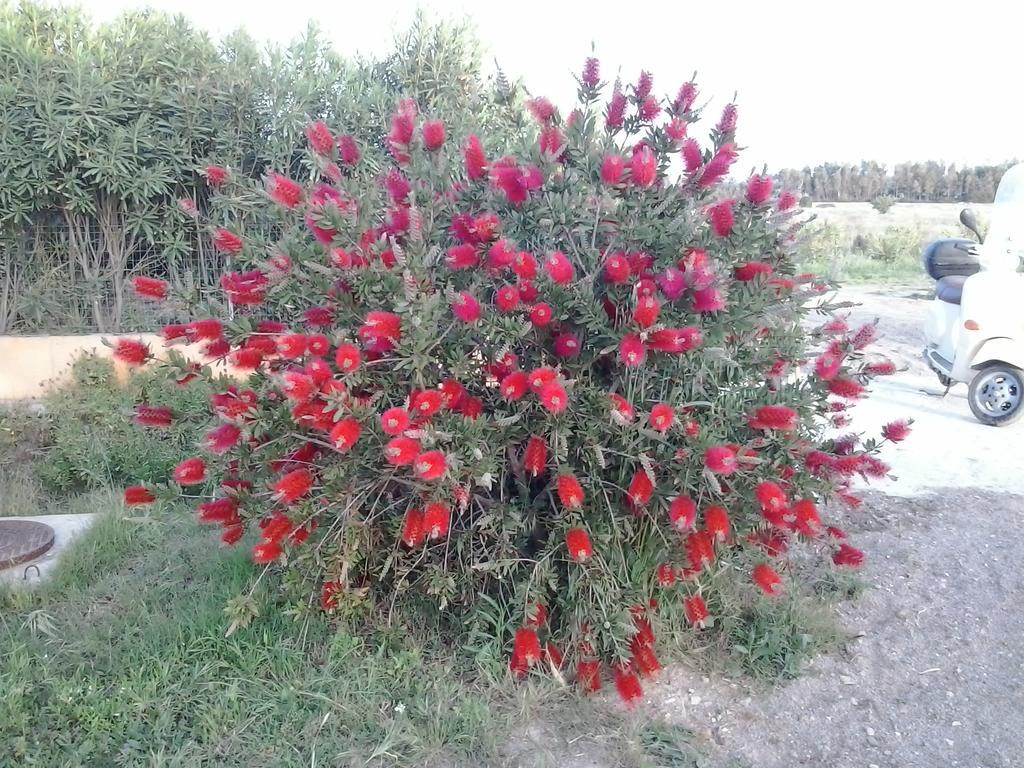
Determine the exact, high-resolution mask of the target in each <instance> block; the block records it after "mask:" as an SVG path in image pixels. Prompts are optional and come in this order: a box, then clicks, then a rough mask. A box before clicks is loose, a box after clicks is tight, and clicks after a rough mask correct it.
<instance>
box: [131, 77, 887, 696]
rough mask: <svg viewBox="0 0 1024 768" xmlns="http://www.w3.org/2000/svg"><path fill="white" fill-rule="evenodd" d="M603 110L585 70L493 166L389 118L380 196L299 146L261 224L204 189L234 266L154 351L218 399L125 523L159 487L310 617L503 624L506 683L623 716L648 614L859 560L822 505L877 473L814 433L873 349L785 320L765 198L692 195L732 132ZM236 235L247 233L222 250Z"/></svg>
mask: <svg viewBox="0 0 1024 768" xmlns="http://www.w3.org/2000/svg"><path fill="white" fill-rule="evenodd" d="M604 90H606V87H605V85H604V84H603V83H602V82H601V81H600V76H599V69H598V64H597V62H596V61H593V60H590V61H588V62H587V66H586V68H585V70H584V72H583V74H582V76H581V77H580V78H579V105H578V106H577V108H576V109H574V110H573V111H572V113H571V114H569V115H568V116H567V117H565V118H563V117H562V115H561V114H560V113H559V111H558V110H557V109H556V108H555V107H554V106H553V105H552V104H550V103H549V102H547V101H546V100H544V99H535V100H533V101H531V102H530V103H529V104H528V107H529V110H530V112H531V113H532V115H533V116H534V117H535V119H536V121H537V123H538V127H537V134H536V136H535V138H534V139H533V140H531V142H530V143H529V144H528V145H527V144H524V146H523V148H522V151H520V152H518V153H517V154H515V155H509V156H502V157H494V156H489V155H488V154H487V152H486V151H485V146H486V142H485V141H482V140H481V138H480V137H476V136H468V137H455V136H451V135H449V134H448V132H447V131H446V128H445V122H444V116H443V115H421V114H419V112H418V110H417V107H416V105H415V104H413V103H411V102H403V103H402V104H400V105H399V107H398V109H397V111H396V112H395V114H394V115H393V116H392V118H391V123H390V131H389V132H388V134H387V139H386V141H387V144H388V147H389V149H390V153H391V156H392V158H393V160H394V163H393V165H392V167H390V168H388V169H386V170H383V171H380V172H373V171H372V170H367V169H364V168H360V152H359V148H358V146H356V145H355V143H354V142H353V140H352V139H351V137H347V136H340V137H336V136H333V135H332V133H331V131H330V130H329V129H328V127H327V126H325V125H323V124H316V125H313V126H311V127H310V129H309V132H308V137H309V144H310V148H311V152H312V160H313V163H312V166H311V167H313V168H314V169H315V170H314V172H313V174H312V178H311V179H309V180H308V181H307V182H304V183H299V182H298V181H295V180H292V179H288V178H285V177H283V176H280V175H277V174H269V175H268V176H267V179H266V188H265V190H264V193H263V196H262V203H259V202H258V201H257V202H254V196H253V194H252V190H247V189H245V188H244V187H242V186H238V187H234V186H233V182H232V179H231V177H230V174H229V173H228V172H227V171H225V170H224V169H215V168H211V169H209V171H208V174H207V175H208V178H209V181H210V183H211V187H214V188H215V190H216V192H217V193H218V194H221V195H227V196H230V195H236V197H237V199H238V201H239V202H238V205H237V208H236V209H235V210H236V211H237V215H236V217H235V219H234V220H232V221H229V222H221V223H218V224H209V231H210V237H211V239H212V242H213V244H214V246H215V247H216V248H218V249H220V250H221V251H223V252H225V253H226V254H229V255H230V256H231V258H232V259H233V260H234V264H235V265H236V266H235V270H234V271H232V272H230V273H228V274H225V275H224V277H223V279H222V281H221V284H222V287H223V289H224V296H223V299H222V300H221V301H219V302H216V303H215V304H214V305H213V306H212V307H211V308H210V310H209V314H208V315H203V316H201V317H200V318H199V319H197V320H195V321H194V322H191V323H188V324H182V325H176V326H169V327H168V328H166V329H165V330H164V337H165V338H166V339H167V342H168V343H169V344H175V343H178V342H179V341H191V342H198V341H201V342H203V343H204V344H205V345H206V346H205V352H206V354H207V356H208V357H209V358H211V359H216V360H227V361H229V362H231V363H232V364H234V366H236V368H238V369H241V370H242V371H245V372H247V378H245V380H244V381H236V382H234V383H230V382H229V381H228V380H227V379H218V380H217V381H218V382H219V385H218V388H217V390H216V394H215V395H214V396H213V397H212V400H211V403H210V406H211V421H210V427H209V432H208V434H207V436H206V438H205V440H204V441H203V443H202V445H201V446H198V452H197V453H196V455H194V456H191V457H188V458H186V459H184V460H183V461H182V463H181V464H180V465H179V466H178V467H177V469H175V471H174V473H173V477H172V478H171V481H170V483H169V484H168V485H167V486H160V487H155V486H150V487H141V488H133V489H128V492H127V494H126V499H127V501H128V502H129V503H149V502H150V501H151V500H155V499H161V498H166V497H173V496H176V495H177V494H178V493H180V492H181V491H182V489H186V491H187V494H188V495H189V497H190V498H194V499H196V501H197V513H198V517H199V520H200V522H203V523H210V524H215V525H218V526H220V528H221V530H222V536H223V540H224V541H225V542H226V543H228V544H235V543H237V542H239V541H240V540H241V539H242V538H243V537H244V536H246V535H247V534H248V533H249V532H251V537H250V540H251V541H252V543H251V544H249V545H247V546H251V547H252V559H253V560H254V562H255V563H257V564H260V565H267V566H270V567H273V568H275V569H281V570H285V571H287V572H288V573H289V574H290V575H289V578H288V579H286V580H285V581H284V583H285V584H287V585H289V587H290V588H294V589H297V590H299V592H300V593H302V594H305V595H307V596H315V597H310V599H315V600H316V602H317V603H318V604H319V606H320V607H321V608H322V609H323V610H325V611H329V612H338V613H343V614H346V615H352V614H360V615H364V616H372V615H373V614H374V613H375V612H378V611H379V612H381V613H385V614H387V615H389V616H391V615H392V614H393V613H394V612H395V611H398V612H407V613H411V612H414V611H424V610H428V607H427V606H428V605H433V606H434V610H440V611H444V612H447V613H448V614H450V615H451V616H453V617H456V618H458V617H460V616H462V617H465V616H469V615H470V614H471V613H472V611H473V609H474V608H475V607H478V605H479V603H480V601H481V600H482V598H484V597H486V598H488V603H489V604H492V605H493V604H497V605H499V606H501V607H502V609H503V610H505V611H506V612H507V614H508V615H510V616H511V617H512V621H513V623H514V624H515V626H516V628H515V629H514V635H513V636H510V637H501V638H499V640H501V641H502V642H506V643H510V646H506V647H509V648H510V656H509V666H510V669H511V670H512V672H513V673H514V674H515V675H517V676H523V675H526V674H528V673H531V671H533V672H538V671H539V672H540V673H543V672H544V671H546V670H547V671H550V670H551V669H559V668H561V669H562V670H564V671H563V674H564V675H566V676H574V677H575V679H576V680H577V683H578V685H579V686H580V687H581V689H583V690H585V691H593V690H597V689H598V688H600V687H601V686H602V685H603V684H605V683H610V684H613V685H614V687H615V688H616V689H617V690H618V692H619V693H620V694H621V695H622V696H623V698H625V699H626V700H627V701H628V700H632V699H634V698H636V697H637V696H639V695H640V694H641V688H640V683H639V680H638V676H644V675H649V674H652V673H653V672H655V671H657V669H658V668H659V666H660V664H659V661H658V657H657V654H656V645H657V644H656V633H655V627H656V626H657V624H658V621H659V619H658V612H659V606H664V605H666V604H672V605H678V606H680V610H681V611H682V612H683V613H684V615H685V617H686V618H687V619H688V621H689V622H690V623H691V624H692V626H693V631H701V629H702V628H705V627H711V626H713V625H714V622H715V618H716V617H715V616H714V612H713V610H712V608H713V606H714V605H716V604H718V603H717V601H716V600H715V599H714V595H712V594H709V590H711V586H710V585H711V577H712V576H713V575H714V574H715V573H717V572H720V571H722V570H724V569H732V570H734V571H736V570H738V571H741V572H743V573H745V574H746V577H745V581H746V584H747V585H748V586H747V592H746V593H745V596H744V599H746V600H748V601H760V600H775V599H778V596H779V595H781V594H784V593H785V592H786V591H787V590H789V589H790V588H791V584H790V579H791V578H792V576H791V571H792V569H791V567H790V566H789V564H788V561H787V553H788V552H789V550H790V548H791V547H796V546H799V547H801V548H803V549H808V550H810V551H812V552H814V553H816V554H817V555H818V556H819V557H823V558H833V559H834V561H835V563H836V564H837V565H841V566H856V565H858V564H859V563H860V562H861V559H862V555H861V553H860V552H859V551H858V550H856V549H855V548H854V547H853V546H852V545H851V544H850V543H848V542H846V541H845V540H844V539H845V534H844V533H843V532H842V531H840V530H839V529H837V528H826V527H825V525H824V523H823V521H822V520H821V518H820V515H819V504H820V502H821V501H822V500H824V499H827V498H831V497H839V498H841V499H844V500H845V501H846V502H847V503H849V504H853V505H855V504H857V503H858V502H857V499H856V498H855V497H854V496H853V495H852V494H851V493H850V488H849V484H850V482H851V480H852V479H853V478H854V477H857V476H859V475H867V476H876V477H880V476H884V475H886V474H887V469H888V468H887V467H886V466H885V465H884V464H882V462H880V461H879V460H878V459H877V458H876V456H875V455H874V453H875V452H876V450H877V446H878V445H879V444H880V443H876V442H869V443H868V444H866V445H861V444H860V443H859V442H858V441H857V439H856V438H854V437H849V438H842V439H834V438H829V437H827V435H828V434H830V431H829V430H830V429H831V428H832V427H836V426H838V427H842V426H843V425H844V424H845V423H846V419H847V416H846V410H847V408H848V406H849V405H850V404H852V403H853V402H854V401H856V400H857V398H859V397H860V396H861V395H862V393H863V391H864V384H865V382H866V380H867V378H868V377H869V376H870V375H873V374H881V373H888V372H891V370H890V369H891V365H890V364H887V363H886V362H885V361H879V360H869V359H867V358H866V357H865V354H864V351H863V350H864V349H865V347H866V346H867V345H868V344H869V343H870V342H871V340H872V338H873V334H874V329H873V327H872V326H866V327H864V328H861V329H859V330H856V331H850V330H848V329H847V327H846V325H845V323H844V322H843V321H842V320H841V319H839V318H832V319H829V318H828V317H827V316H826V318H825V320H826V322H825V323H824V324H823V325H820V326H818V327H816V328H813V329H810V327H811V326H810V324H808V323H806V322H805V320H806V317H807V314H808V312H809V311H810V310H809V309H808V306H809V300H810V299H812V298H814V297H816V296H818V295H819V294H821V293H823V292H824V290H825V286H824V285H823V284H822V283H820V282H816V281H815V280H814V278H813V277H812V276H810V275H795V274H793V272H794V269H793V266H792V264H793V262H792V260H791V253H790V249H791V242H792V239H793V238H792V235H793V230H794V228H795V225H794V224H793V222H792V220H791V215H792V209H793V207H794V206H795V203H796V198H795V196H794V195H793V194H791V193H789V192H787V191H782V192H781V193H780V192H779V191H778V190H776V189H774V185H773V181H772V179H771V178H769V177H764V176H754V177H752V178H750V179H749V181H748V182H747V183H746V185H745V194H744V195H743V196H742V197H740V196H738V197H736V198H729V199H721V198H720V195H719V192H718V189H719V183H720V182H721V181H722V180H723V179H725V178H726V177H727V175H728V173H729V171H730V169H731V168H732V167H733V164H734V162H735V160H736V158H737V154H738V150H737V148H736V145H735V143H734V136H735V130H736V122H737V113H736V108H735V106H733V105H729V106H727V107H726V109H725V111H724V112H723V114H722V116H721V118H720V119H719V120H718V122H717V124H716V125H715V127H714V128H713V129H711V131H710V139H709V140H708V141H706V142H704V143H701V142H699V141H698V139H697V138H695V137H693V136H692V132H693V125H694V124H695V123H696V122H697V121H698V118H699V117H700V110H699V109H698V108H697V106H696V105H697V97H698V93H697V87H696V85H695V84H693V83H686V84H684V85H683V86H682V88H681V89H680V90H679V92H678V95H677V96H676V97H675V98H673V99H668V100H667V101H666V102H663V101H661V100H659V99H658V98H657V97H656V96H655V95H653V94H654V92H653V81H652V79H651V77H650V75H648V74H647V73H644V74H643V75H642V76H641V77H640V80H639V82H638V83H637V84H636V85H635V86H632V87H627V88H622V87H621V86H620V85H619V84H616V85H615V87H614V89H613V91H612V93H611V95H610V100H609V101H607V102H606V103H604V102H602V92H603V91H604ZM675 158H678V159H675ZM677 166H678V167H679V168H681V171H677V170H676V167H677ZM254 209H259V210H258V213H259V215H260V216H261V217H264V219H265V217H266V216H267V215H268V213H267V211H268V210H269V211H270V214H269V215H271V216H272V217H273V220H274V221H275V222H276V223H275V226H274V227H273V229H272V235H273V236H272V237H269V238H268V237H267V236H266V235H265V229H263V228H258V227H257V228H247V221H249V220H250V218H249V217H250V216H252V215H254V214H253V211H254ZM264 219H261V221H262V220H264ZM201 225H202V226H207V225H206V224H205V223H201ZM137 289H138V292H139V294H141V295H144V296H148V297H151V298H152V299H153V300H159V301H162V300H171V301H173V300H175V299H174V297H173V296H171V297H170V298H169V299H167V298H165V297H166V295H167V291H166V288H165V287H164V286H161V285H159V284H158V283H155V282H153V281H151V280H145V279H140V280H139V281H138V284H137ZM820 311H821V312H822V314H823V315H827V308H825V307H821V308H820ZM808 329H810V330H808ZM812 348H817V349H820V354H817V359H816V360H815V361H813V362H811V363H808V364H807V365H804V364H805V363H806V362H807V359H809V358H810V357H811V355H812V353H811V351H810V350H811V349H812ZM117 354H118V355H119V356H120V357H121V358H123V359H124V360H126V361H128V362H130V363H133V364H143V363H144V362H145V361H147V360H148V359H149V358H150V354H151V353H150V350H149V349H147V348H146V347H145V346H144V345H141V344H138V343H133V342H131V341H122V342H121V343H120V345H119V346H118V349H117ZM166 365H167V367H168V368H169V369H170V370H171V372H172V374H173V376H174V377H175V378H176V379H177V380H178V381H181V382H187V381H189V380H190V379H191V378H192V377H194V376H195V375H197V374H199V375H202V376H205V377H207V378H209V377H211V375H212V374H211V373H210V371H209V370H208V369H207V368H203V369H202V370H200V371H196V370H194V369H193V367H192V366H190V365H189V364H187V363H185V362H184V359H183V358H180V357H172V359H171V361H170V362H169V363H167V364H166ZM871 366H873V367H871ZM147 405H149V406H157V407H158V406H159V405H160V404H159V403H149V404H147ZM154 422H159V423H154V424H153V426H152V427H148V428H160V427H163V426H165V424H164V420H163V419H162V418H161V419H154ZM905 430H906V425H905V424H900V425H894V426H891V427H890V429H889V438H890V439H902V437H903V436H905Z"/></svg>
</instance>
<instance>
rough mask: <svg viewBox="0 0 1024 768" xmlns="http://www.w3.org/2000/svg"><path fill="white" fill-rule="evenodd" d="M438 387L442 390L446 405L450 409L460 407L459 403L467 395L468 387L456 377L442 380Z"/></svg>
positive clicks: (442, 397)
mask: <svg viewBox="0 0 1024 768" xmlns="http://www.w3.org/2000/svg"><path fill="white" fill-rule="evenodd" d="M438 389H439V390H440V391H441V399H442V400H443V401H444V407H445V408H447V409H448V410H449V411H454V410H456V409H457V408H458V407H459V403H461V402H462V398H463V397H465V396H466V388H465V387H463V386H462V385H461V384H459V382H457V381H456V380H455V379H445V380H444V381H442V382H441V385H440V386H439V387H438Z"/></svg>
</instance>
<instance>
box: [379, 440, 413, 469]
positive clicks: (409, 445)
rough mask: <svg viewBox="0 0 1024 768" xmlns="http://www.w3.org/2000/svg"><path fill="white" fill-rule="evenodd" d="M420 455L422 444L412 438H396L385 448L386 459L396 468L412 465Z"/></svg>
mask: <svg viewBox="0 0 1024 768" xmlns="http://www.w3.org/2000/svg"><path fill="white" fill-rule="evenodd" d="M419 455H420V444H419V443H418V442H417V441H415V440H413V439H412V438H411V437H396V438H394V439H392V440H389V441H388V443H387V445H385V446H384V458H385V460H387V462H388V463H389V464H393V465H395V466H396V467H401V466H405V465H408V464H412V463H413V462H414V461H416V458H417V457H418V456H419Z"/></svg>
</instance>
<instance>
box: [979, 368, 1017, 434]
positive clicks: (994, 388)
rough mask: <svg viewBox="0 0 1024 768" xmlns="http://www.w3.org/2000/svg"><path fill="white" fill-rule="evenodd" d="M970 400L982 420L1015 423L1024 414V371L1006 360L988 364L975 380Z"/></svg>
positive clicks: (993, 424)
mask: <svg viewBox="0 0 1024 768" xmlns="http://www.w3.org/2000/svg"><path fill="white" fill-rule="evenodd" d="M967 402H968V403H969V404H970V406H971V412H972V413H973V414H974V417H975V418H976V419H977V420H978V421H980V422H981V423H982V424H987V425H989V426H990V427H1005V426H1007V425H1008V424H1013V423H1014V422H1015V421H1017V419H1019V418H1020V417H1021V416H1024V371H1022V370H1021V369H1020V368H1016V367H1014V366H1012V365H1008V364H1006V363H991V364H989V365H986V366H985V367H984V368H982V369H981V370H980V371H978V375H977V376H975V377H974V378H973V379H972V380H971V386H970V388H969V389H968V390H967Z"/></svg>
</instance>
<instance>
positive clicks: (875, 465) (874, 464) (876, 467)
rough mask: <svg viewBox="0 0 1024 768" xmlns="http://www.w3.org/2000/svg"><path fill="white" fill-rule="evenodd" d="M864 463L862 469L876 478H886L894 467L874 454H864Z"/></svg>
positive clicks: (869, 475)
mask: <svg viewBox="0 0 1024 768" xmlns="http://www.w3.org/2000/svg"><path fill="white" fill-rule="evenodd" d="M863 460H864V464H863V468H862V469H861V471H862V472H863V473H864V474H865V475H867V476H868V477H873V478H875V479H876V480H884V479H885V478H887V477H888V476H889V472H890V470H891V469H892V467H890V466H889V465H888V464H886V463H885V462H884V461H881V460H880V459H876V458H875V457H874V456H864V457H863Z"/></svg>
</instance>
